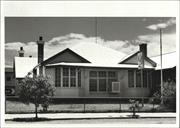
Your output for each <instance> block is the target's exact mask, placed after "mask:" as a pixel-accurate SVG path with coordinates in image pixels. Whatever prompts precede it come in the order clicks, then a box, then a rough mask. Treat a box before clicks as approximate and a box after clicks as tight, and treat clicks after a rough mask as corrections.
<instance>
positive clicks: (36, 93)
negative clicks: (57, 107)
mask: <svg viewBox="0 0 180 128" xmlns="http://www.w3.org/2000/svg"><path fill="white" fill-rule="evenodd" d="M19 87H20V88H19V89H20V90H19V98H20V100H21V101H22V102H23V103H24V104H29V103H33V104H34V105H35V114H36V116H35V117H36V118H38V107H39V105H42V106H44V105H45V106H46V107H48V105H49V101H50V98H51V97H52V96H53V95H54V90H55V88H54V86H52V85H51V84H50V82H49V79H48V78H47V77H43V76H36V77H29V76H27V77H25V79H23V80H22V81H21V82H20V83H19Z"/></svg>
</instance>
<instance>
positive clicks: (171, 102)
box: [153, 81, 176, 109]
mask: <svg viewBox="0 0 180 128" xmlns="http://www.w3.org/2000/svg"><path fill="white" fill-rule="evenodd" d="M162 95H163V105H165V106H167V107H169V108H173V109H176V83H175V82H174V81H167V82H163V87H162ZM153 97H155V98H156V99H160V100H162V99H161V92H160V89H159V90H157V91H156V92H155V93H154V94H153Z"/></svg>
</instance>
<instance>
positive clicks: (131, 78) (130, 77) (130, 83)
mask: <svg viewBox="0 0 180 128" xmlns="http://www.w3.org/2000/svg"><path fill="white" fill-rule="evenodd" d="M128 86H129V87H134V71H133V70H129V71H128Z"/></svg>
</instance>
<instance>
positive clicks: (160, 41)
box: [160, 28, 164, 104]
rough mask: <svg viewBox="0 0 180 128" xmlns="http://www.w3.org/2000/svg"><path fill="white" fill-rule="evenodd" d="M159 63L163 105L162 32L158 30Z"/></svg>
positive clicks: (162, 101)
mask: <svg viewBox="0 0 180 128" xmlns="http://www.w3.org/2000/svg"><path fill="white" fill-rule="evenodd" d="M160 62H161V104H163V103H164V99H163V98H164V97H163V70H162V30H161V28H160Z"/></svg>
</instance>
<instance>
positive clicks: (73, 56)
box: [42, 48, 90, 65]
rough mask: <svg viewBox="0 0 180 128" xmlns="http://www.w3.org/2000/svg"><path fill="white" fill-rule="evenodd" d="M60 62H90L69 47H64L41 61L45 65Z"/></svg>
mask: <svg viewBox="0 0 180 128" xmlns="http://www.w3.org/2000/svg"><path fill="white" fill-rule="evenodd" d="M60 62H73V63H90V61H88V60H87V59H85V58H83V57H82V56H80V55H78V54H77V53H75V52H74V51H72V50H71V49H69V48H66V49H65V50H63V51H61V52H59V53H57V54H56V55H54V56H52V57H50V58H48V59H47V60H45V61H43V62H42V64H45V65H46V64H52V63H60Z"/></svg>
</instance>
